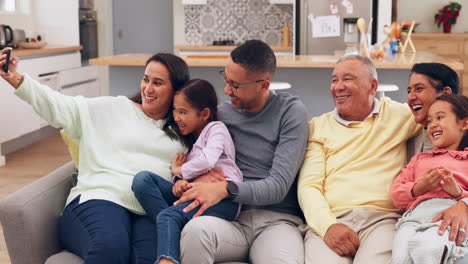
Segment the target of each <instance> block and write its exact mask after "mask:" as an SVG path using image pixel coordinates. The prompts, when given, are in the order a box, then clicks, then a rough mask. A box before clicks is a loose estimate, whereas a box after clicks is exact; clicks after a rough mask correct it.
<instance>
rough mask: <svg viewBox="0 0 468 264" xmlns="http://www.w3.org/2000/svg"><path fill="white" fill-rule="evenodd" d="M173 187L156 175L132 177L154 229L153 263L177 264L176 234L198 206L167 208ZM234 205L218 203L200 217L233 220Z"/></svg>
mask: <svg viewBox="0 0 468 264" xmlns="http://www.w3.org/2000/svg"><path fill="white" fill-rule="evenodd" d="M173 186H174V185H173V184H172V183H171V182H169V181H167V180H165V179H163V178H162V177H160V176H159V175H157V174H154V173H152V172H149V171H142V172H139V173H138V174H137V175H135V178H134V179H133V184H132V190H133V192H134V193H135V196H136V198H137V199H138V201H139V202H140V204H141V206H142V207H143V208H144V209H145V211H146V213H147V214H148V215H149V218H150V219H152V220H153V221H154V223H155V224H156V229H157V241H164V243H157V247H156V260H157V261H159V260H160V259H161V258H163V257H164V258H167V259H169V260H172V261H173V262H175V263H180V233H181V231H182V228H183V227H184V226H185V224H186V223H187V222H188V221H190V219H191V218H192V217H193V215H194V214H195V213H196V212H197V211H198V208H200V207H199V206H198V207H197V208H195V209H193V210H192V211H190V212H188V213H184V212H183V211H182V210H183V209H184V208H185V207H186V206H188V205H189V204H190V203H191V202H192V201H189V202H185V203H182V204H179V205H176V206H171V205H172V204H173V203H174V202H175V201H176V200H177V199H179V198H178V197H176V196H174V195H173V194H172V187H173ZM238 207H239V206H238V203H235V202H233V201H230V200H222V201H221V202H219V203H218V204H215V205H213V206H211V207H210V208H208V209H207V210H206V211H205V212H204V213H203V215H209V216H216V217H219V218H222V219H225V220H228V221H232V220H234V219H235V218H236V215H237V211H238Z"/></svg>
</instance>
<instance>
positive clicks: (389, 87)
mask: <svg viewBox="0 0 468 264" xmlns="http://www.w3.org/2000/svg"><path fill="white" fill-rule="evenodd" d="M398 90H399V88H398V86H397V85H395V84H385V83H379V87H377V97H378V98H382V97H384V96H385V92H393V91H398Z"/></svg>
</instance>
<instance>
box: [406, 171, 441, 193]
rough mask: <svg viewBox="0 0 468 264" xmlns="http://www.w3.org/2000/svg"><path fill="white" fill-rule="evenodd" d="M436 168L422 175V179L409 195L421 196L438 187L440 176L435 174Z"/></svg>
mask: <svg viewBox="0 0 468 264" xmlns="http://www.w3.org/2000/svg"><path fill="white" fill-rule="evenodd" d="M437 169H438V168H432V169H429V170H427V171H426V172H425V173H424V176H423V178H422V179H421V180H420V181H419V182H418V183H416V184H415V185H414V186H413V189H412V190H411V194H412V195H413V197H418V196H421V195H423V194H425V193H427V192H429V191H432V190H434V189H435V188H437V187H439V184H440V180H441V179H442V175H441V174H440V173H438V172H437Z"/></svg>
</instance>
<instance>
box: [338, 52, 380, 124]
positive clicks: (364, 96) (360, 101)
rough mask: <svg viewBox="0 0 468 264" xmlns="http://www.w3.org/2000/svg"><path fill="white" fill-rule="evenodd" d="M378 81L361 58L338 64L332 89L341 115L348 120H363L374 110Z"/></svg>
mask: <svg viewBox="0 0 468 264" xmlns="http://www.w3.org/2000/svg"><path fill="white" fill-rule="evenodd" d="M377 86H378V82H377V80H376V79H374V78H372V75H371V73H370V72H369V71H368V70H367V69H366V67H365V66H364V65H363V63H362V62H361V61H359V60H345V61H342V62H339V63H338V64H336V66H335V69H334V70H333V74H332V81H331V86H330V91H331V94H332V97H333V102H334V103H335V106H336V110H337V111H338V113H339V114H340V116H341V117H342V118H343V119H345V120H348V121H362V120H364V119H365V118H366V117H367V116H368V115H369V114H370V113H371V111H372V107H373V103H374V96H375V93H376V91H377Z"/></svg>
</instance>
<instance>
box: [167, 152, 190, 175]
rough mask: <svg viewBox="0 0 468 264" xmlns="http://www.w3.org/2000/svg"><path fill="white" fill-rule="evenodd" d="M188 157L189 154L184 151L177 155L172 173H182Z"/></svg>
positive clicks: (173, 162)
mask: <svg viewBox="0 0 468 264" xmlns="http://www.w3.org/2000/svg"><path fill="white" fill-rule="evenodd" d="M186 159H187V155H185V154H184V153H179V154H177V155H176V156H175V158H174V160H173V161H172V168H171V172H172V174H175V175H182V165H184V163H185V160H186Z"/></svg>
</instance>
